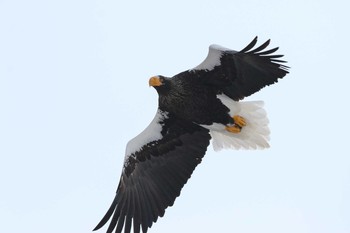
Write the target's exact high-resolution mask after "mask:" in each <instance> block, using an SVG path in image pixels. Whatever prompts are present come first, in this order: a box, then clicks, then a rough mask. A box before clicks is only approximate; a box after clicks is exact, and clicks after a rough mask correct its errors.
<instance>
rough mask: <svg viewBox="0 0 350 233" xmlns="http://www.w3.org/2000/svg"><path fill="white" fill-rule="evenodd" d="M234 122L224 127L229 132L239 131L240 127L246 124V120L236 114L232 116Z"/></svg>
mask: <svg viewBox="0 0 350 233" xmlns="http://www.w3.org/2000/svg"><path fill="white" fill-rule="evenodd" d="M232 119H233V121H234V124H233V125H229V126H226V127H225V129H226V130H227V131H228V132H230V133H240V132H241V130H242V127H244V126H246V125H247V122H246V120H245V119H244V118H243V117H241V116H238V115H235V116H233V117H232Z"/></svg>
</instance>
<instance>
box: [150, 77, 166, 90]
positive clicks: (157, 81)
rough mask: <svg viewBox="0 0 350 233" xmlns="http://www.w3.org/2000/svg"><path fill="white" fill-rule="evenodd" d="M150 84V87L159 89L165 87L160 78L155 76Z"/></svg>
mask: <svg viewBox="0 0 350 233" xmlns="http://www.w3.org/2000/svg"><path fill="white" fill-rule="evenodd" d="M148 83H149V86H150V87H151V86H152V87H159V86H161V85H163V83H162V81H160V79H159V77H158V76H153V77H152V78H150V79H149V81H148Z"/></svg>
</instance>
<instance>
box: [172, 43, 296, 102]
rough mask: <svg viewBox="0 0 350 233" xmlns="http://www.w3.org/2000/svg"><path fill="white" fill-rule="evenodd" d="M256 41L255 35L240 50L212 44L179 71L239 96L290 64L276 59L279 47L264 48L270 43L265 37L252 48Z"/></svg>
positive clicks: (273, 78) (274, 77)
mask: <svg viewBox="0 0 350 233" xmlns="http://www.w3.org/2000/svg"><path fill="white" fill-rule="evenodd" d="M256 42H257V37H255V38H254V40H253V41H252V42H251V43H250V44H249V45H247V46H246V47H245V48H244V49H242V50H241V51H239V52H237V51H234V50H230V49H227V48H224V47H221V46H219V45H211V46H210V47H209V53H208V56H207V58H206V59H205V60H204V61H203V62H202V63H201V64H200V65H198V66H197V67H195V68H193V69H191V70H188V71H185V72H183V73H182V74H179V75H184V76H191V77H198V78H200V79H202V80H203V82H204V83H206V84H208V85H212V86H216V87H217V88H218V89H219V90H220V91H222V92H223V93H224V94H226V95H227V96H229V97H230V98H231V99H233V100H237V101H238V100H241V99H243V98H244V97H246V96H249V95H251V94H253V93H255V92H257V91H259V90H260V89H261V88H263V87H265V86H267V85H270V84H273V83H275V82H277V80H278V79H279V78H283V77H284V76H285V75H286V74H287V73H288V68H289V67H288V66H285V65H283V64H282V63H284V62H285V61H282V60H280V59H279V58H281V57H283V55H275V54H274V52H276V51H277V50H278V47H277V48H273V49H268V50H264V49H265V48H266V47H267V46H268V45H269V43H270V40H268V41H266V42H265V43H263V44H262V45H260V46H259V47H257V48H254V46H255V45H256Z"/></svg>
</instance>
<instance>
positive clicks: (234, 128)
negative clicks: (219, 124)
mask: <svg viewBox="0 0 350 233" xmlns="http://www.w3.org/2000/svg"><path fill="white" fill-rule="evenodd" d="M225 129H226V130H227V131H228V132H230V133H239V132H241V130H242V127H240V126H238V125H236V124H235V125H232V126H226V127H225Z"/></svg>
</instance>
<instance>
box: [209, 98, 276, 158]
mask: <svg viewBox="0 0 350 233" xmlns="http://www.w3.org/2000/svg"><path fill="white" fill-rule="evenodd" d="M218 98H219V99H220V100H221V101H222V103H223V104H224V105H226V106H227V107H228V108H229V109H230V115H231V116H234V115H240V116H242V117H244V118H245V120H246V122H247V125H246V126H244V127H243V128H242V131H241V132H240V133H237V134H235V133H230V132H227V131H226V130H224V129H223V130H210V134H211V136H212V139H213V141H212V145H213V148H214V150H215V151H219V150H221V149H264V148H268V147H269V143H268V141H269V139H270V137H269V135H270V130H269V127H268V123H269V120H268V119H267V116H266V111H265V110H264V108H263V106H264V102H263V101H247V102H236V101H233V100H232V99H230V98H229V97H227V96H226V95H219V96H218Z"/></svg>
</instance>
